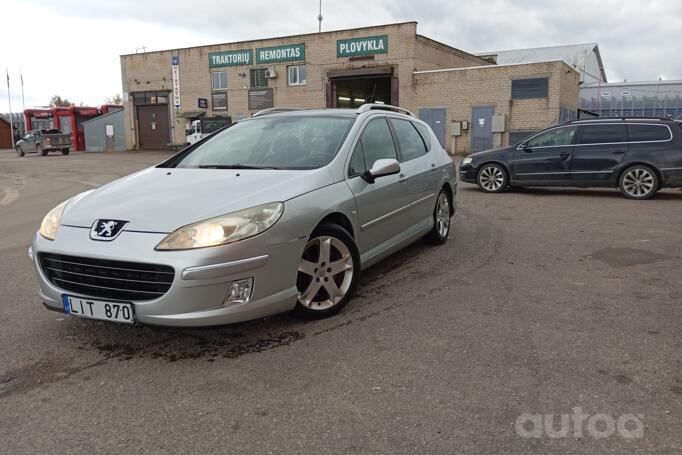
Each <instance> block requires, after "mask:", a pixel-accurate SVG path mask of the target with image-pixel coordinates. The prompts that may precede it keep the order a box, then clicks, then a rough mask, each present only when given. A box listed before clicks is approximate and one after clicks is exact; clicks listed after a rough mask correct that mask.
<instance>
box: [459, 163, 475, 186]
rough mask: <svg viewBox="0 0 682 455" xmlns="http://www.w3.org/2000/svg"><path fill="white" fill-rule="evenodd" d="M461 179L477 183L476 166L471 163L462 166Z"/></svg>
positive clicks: (460, 170) (460, 169)
mask: <svg viewBox="0 0 682 455" xmlns="http://www.w3.org/2000/svg"><path fill="white" fill-rule="evenodd" d="M459 179H460V180H461V181H463V182H467V183H476V168H474V166H472V165H471V164H465V165H463V166H460V168H459Z"/></svg>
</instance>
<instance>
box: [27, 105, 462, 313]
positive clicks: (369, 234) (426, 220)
mask: <svg viewBox="0 0 682 455" xmlns="http://www.w3.org/2000/svg"><path fill="white" fill-rule="evenodd" d="M456 179H457V173H456V172H455V166H454V164H453V162H452V160H451V159H450V158H449V157H448V155H447V154H446V152H445V151H444V150H443V148H442V147H441V145H440V144H439V143H438V140H437V139H436V137H435V136H434V134H433V132H432V131H431V129H430V128H429V127H428V126H427V125H426V124H425V123H423V122H421V121H420V120H418V119H417V118H415V117H414V115H412V114H411V113H410V112H408V111H405V110H403V109H400V108H395V107H392V106H386V105H372V104H366V105H363V106H361V107H360V108H359V109H357V110H350V109H348V110H343V109H328V110H286V111H280V112H278V111H277V110H270V111H268V112H261V113H259V114H256V115H254V117H252V118H250V119H248V120H244V121H240V122H238V123H236V124H234V125H232V126H230V127H226V128H224V129H223V130H221V131H219V132H217V133H215V134H214V135H212V136H210V137H208V138H206V139H204V140H202V141H200V142H198V143H197V144H195V145H193V146H191V147H188V148H186V149H185V150H183V151H181V152H180V153H178V154H177V155H175V156H173V157H172V158H170V159H168V160H167V161H166V162H164V163H162V164H160V165H158V166H155V167H152V168H149V169H145V170H142V171H140V172H137V173H135V174H132V175H129V176H127V177H124V178H121V179H119V180H116V181H114V182H111V183H109V184H107V185H104V186H102V187H101V188H98V189H96V190H92V191H87V192H84V193H81V194H78V195H76V196H74V197H73V198H71V199H69V200H68V201H65V202H63V203H62V204H60V205H58V206H57V207H55V208H54V209H52V210H51V211H50V212H49V213H48V214H47V216H46V217H45V219H44V220H43V222H42V224H41V226H40V230H39V231H38V232H37V233H36V235H35V238H34V240H33V245H32V246H31V249H30V250H29V255H30V256H31V257H32V260H33V263H34V265H35V269H36V272H37V274H38V278H39V281H40V297H41V299H42V300H43V302H44V304H45V305H46V306H47V307H48V308H49V309H53V310H57V311H64V312H65V313H67V314H71V315H74V316H79V317H85V318H92V319H102V320H109V321H115V322H123V323H134V322H139V323H145V324H157V325H167V326H207V325H218V324H227V323H233V322H238V321H244V320H249V319H254V318H261V317H264V316H268V315H272V314H275V313H279V312H284V311H289V310H294V309H295V310H296V312H298V313H299V314H301V315H302V316H304V317H310V318H316V317H323V316H328V315H331V314H334V313H336V312H338V311H339V310H340V309H341V308H343V306H344V305H345V304H346V303H348V300H349V299H350V298H351V296H352V295H353V291H354V290H355V287H356V285H357V282H358V276H359V274H360V271H361V270H362V269H364V268H366V267H368V266H370V265H372V264H374V263H376V262H377V261H379V260H381V259H382V258H384V257H386V256H387V255H389V254H391V253H393V252H395V251H397V250H398V249H400V248H402V247H404V246H406V245H408V244H410V243H411V242H413V241H415V240H417V239H419V238H422V237H424V238H425V239H426V240H428V241H430V242H432V243H435V244H442V243H444V242H445V241H446V240H447V237H448V233H449V231H450V220H451V218H452V216H453V215H454V211H455V195H456V190H457V180H456Z"/></svg>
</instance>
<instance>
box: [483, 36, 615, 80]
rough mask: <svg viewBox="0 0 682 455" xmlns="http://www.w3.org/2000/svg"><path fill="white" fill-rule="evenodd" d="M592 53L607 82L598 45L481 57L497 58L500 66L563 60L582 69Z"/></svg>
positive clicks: (575, 45) (551, 47)
mask: <svg viewBox="0 0 682 455" xmlns="http://www.w3.org/2000/svg"><path fill="white" fill-rule="evenodd" d="M590 52H594V53H595V54H596V55H597V60H598V61H599V66H600V69H601V73H602V74H601V75H602V78H603V79H604V80H606V73H605V72H604V65H603V64H602V61H601V55H600V53H599V46H598V45H597V43H583V44H569V45H566V46H549V47H534V48H529V49H512V50H506V51H492V52H480V53H476V54H475V55H477V56H479V57H495V58H496V61H497V63H498V64H502V65H506V64H512V63H539V62H546V61H550V60H563V61H565V62H566V63H568V64H569V65H571V66H575V67H578V68H582V67H583V65H584V63H585V56H586V55H587V54H589V53H590Z"/></svg>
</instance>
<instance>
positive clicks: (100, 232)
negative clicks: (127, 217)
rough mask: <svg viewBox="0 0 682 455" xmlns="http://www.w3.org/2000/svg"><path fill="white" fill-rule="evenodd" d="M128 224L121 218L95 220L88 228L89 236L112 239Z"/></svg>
mask: <svg viewBox="0 0 682 455" xmlns="http://www.w3.org/2000/svg"><path fill="white" fill-rule="evenodd" d="M126 224H128V222H127V221H122V220H96V221H95V222H94V223H93V225H92V227H91V228H90V238H91V239H92V240H104V241H111V240H114V239H115V238H116V237H118V235H119V234H120V233H121V231H122V230H123V227H124V226H125V225H126Z"/></svg>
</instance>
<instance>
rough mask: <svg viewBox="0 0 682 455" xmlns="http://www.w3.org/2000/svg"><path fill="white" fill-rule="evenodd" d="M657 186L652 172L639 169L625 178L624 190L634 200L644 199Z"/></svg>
mask: <svg viewBox="0 0 682 455" xmlns="http://www.w3.org/2000/svg"><path fill="white" fill-rule="evenodd" d="M655 185H656V178H655V177H654V175H653V174H652V173H651V171H649V170H647V169H644V168H641V167H637V168H634V169H632V170H629V171H628V172H627V173H626V174H625V176H623V190H624V191H625V192H626V193H627V194H628V195H630V196H632V197H634V198H642V197H645V196H647V195H648V194H650V193H651V192H652V191H653V190H654V189H655Z"/></svg>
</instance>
